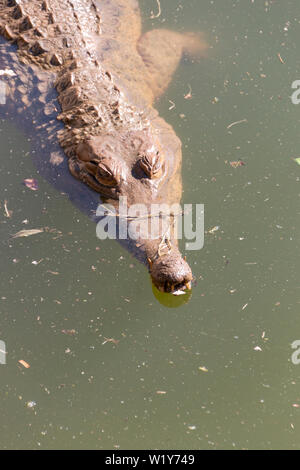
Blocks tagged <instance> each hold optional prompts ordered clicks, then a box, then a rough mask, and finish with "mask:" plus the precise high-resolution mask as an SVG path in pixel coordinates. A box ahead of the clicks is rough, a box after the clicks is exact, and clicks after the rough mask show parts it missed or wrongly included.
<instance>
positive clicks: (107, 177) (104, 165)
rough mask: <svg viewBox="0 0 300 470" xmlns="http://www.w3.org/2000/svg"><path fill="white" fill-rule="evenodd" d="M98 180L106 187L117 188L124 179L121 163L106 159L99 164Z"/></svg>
mask: <svg viewBox="0 0 300 470" xmlns="http://www.w3.org/2000/svg"><path fill="white" fill-rule="evenodd" d="M96 178H97V180H98V181H99V183H101V184H103V185H104V186H110V187H116V186H118V185H119V184H120V183H121V181H122V179H124V175H123V168H122V165H121V163H120V162H117V161H113V160H111V159H104V160H101V161H100V162H99V163H98V167H97V172H96Z"/></svg>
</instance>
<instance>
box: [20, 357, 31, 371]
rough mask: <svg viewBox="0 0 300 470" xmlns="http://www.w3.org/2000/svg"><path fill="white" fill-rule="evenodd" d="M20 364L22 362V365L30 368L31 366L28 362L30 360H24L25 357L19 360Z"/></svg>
mask: <svg viewBox="0 0 300 470" xmlns="http://www.w3.org/2000/svg"><path fill="white" fill-rule="evenodd" d="M18 362H19V364H21V366H23V367H25V369H29V368H30V365H29V364H28V362H26V361H23V359H21V360H20V361H18Z"/></svg>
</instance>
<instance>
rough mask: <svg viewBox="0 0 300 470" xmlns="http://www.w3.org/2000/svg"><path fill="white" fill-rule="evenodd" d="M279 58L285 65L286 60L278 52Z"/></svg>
mask: <svg viewBox="0 0 300 470" xmlns="http://www.w3.org/2000/svg"><path fill="white" fill-rule="evenodd" d="M277 56H278V59H279V60H280V62H281V63H282V64H285V62H284V60H283V58H282V57H281V55H280V53H279V52H278V54H277Z"/></svg>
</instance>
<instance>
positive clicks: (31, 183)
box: [23, 178, 39, 191]
mask: <svg viewBox="0 0 300 470" xmlns="http://www.w3.org/2000/svg"><path fill="white" fill-rule="evenodd" d="M23 182H24V184H25V186H26V187H27V188H29V189H31V191H37V190H38V189H39V186H38V182H37V180H35V179H33V178H27V179H25V180H24V181H23Z"/></svg>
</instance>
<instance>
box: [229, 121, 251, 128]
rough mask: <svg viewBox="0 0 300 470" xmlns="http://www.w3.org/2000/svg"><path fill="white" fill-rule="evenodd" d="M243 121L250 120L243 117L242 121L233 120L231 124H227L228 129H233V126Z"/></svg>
mask: <svg viewBox="0 0 300 470" xmlns="http://www.w3.org/2000/svg"><path fill="white" fill-rule="evenodd" d="M242 122H248V121H247V119H241V120H240V121H235V122H232V123H231V124H229V126H227V129H231V128H232V127H233V126H236V125H237V124H241V123H242Z"/></svg>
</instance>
